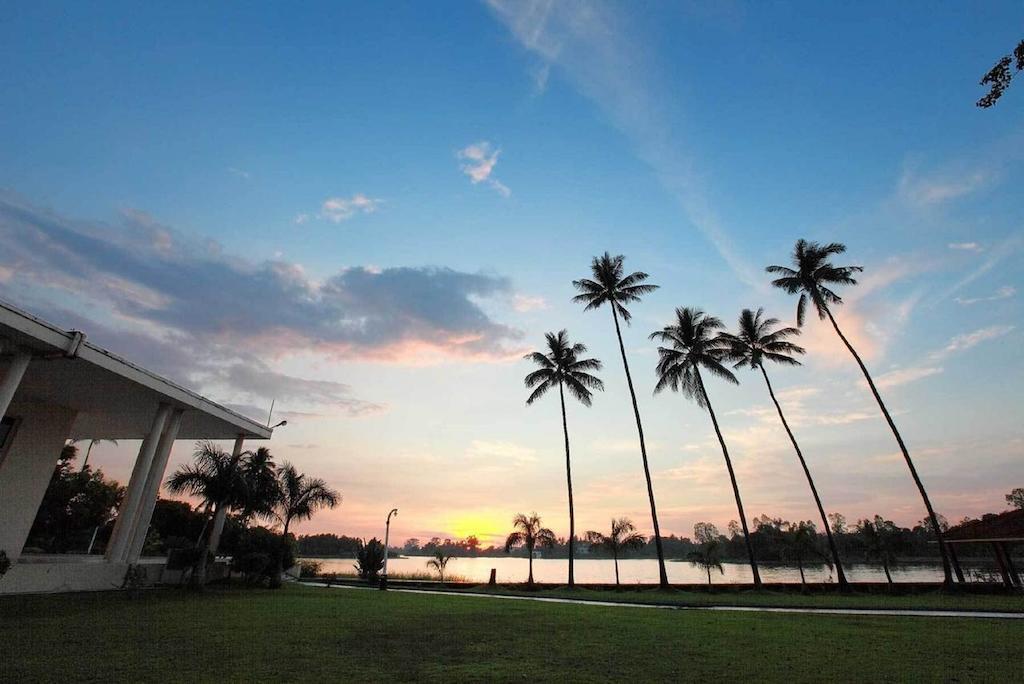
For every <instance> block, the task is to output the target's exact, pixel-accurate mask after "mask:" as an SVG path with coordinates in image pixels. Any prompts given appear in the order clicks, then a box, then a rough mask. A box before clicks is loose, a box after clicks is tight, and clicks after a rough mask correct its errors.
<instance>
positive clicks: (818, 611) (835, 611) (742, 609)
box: [302, 582, 1024, 620]
mask: <svg viewBox="0 0 1024 684" xmlns="http://www.w3.org/2000/svg"><path fill="white" fill-rule="evenodd" d="M302 584H305V585H307V586H310V587H325V588H330V589H356V590H360V589H361V590H366V591H379V590H378V589H374V588H372V587H359V586H355V585H351V584H331V585H326V584H320V583H314V582H302ZM388 591H392V592H396V593H402V594H441V595H442V596H460V597H469V598H485V599H504V600H507V601H537V602H539V603H572V604H576V605H583V606H605V607H613V608H650V609H657V610H708V611H722V612H734V613H807V614H812V615H867V616H872V617H873V616H876V615H883V616H890V617H933V618H936V617H939V618H979V619H989V620H992V619H996V620H1024V613H1003V612H992V611H974V610H901V609H889V608H795V607H794V608H782V607H771V606H678V605H667V604H654V603H625V602H618V601H592V600H587V599H567V598H554V597H550V596H512V595H509V594H478V593H472V592H468V591H442V590H433V589H397V588H393V587H389V588H388Z"/></svg>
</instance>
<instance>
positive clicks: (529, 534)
mask: <svg viewBox="0 0 1024 684" xmlns="http://www.w3.org/2000/svg"><path fill="white" fill-rule="evenodd" d="M512 527H513V528H514V530H513V532H512V533H511V534H509V535H508V537H506V538H505V553H508V552H509V551H511V550H512V549H514V548H516V547H517V546H525V547H526V557H527V558H529V559H530V576H529V578H528V579H527V580H526V583H527V584H529V585H530V586H531V587H532V586H533V550H534V549H536V548H537V547H538V546H546V547H552V546H554V545H555V533H554V532H552V531H551V530H549V529H548V528H546V527H541V526H540V516H539V515H537V514H536V513H531V514H530V515H523V514H522V513H518V514H516V517H514V518H512Z"/></svg>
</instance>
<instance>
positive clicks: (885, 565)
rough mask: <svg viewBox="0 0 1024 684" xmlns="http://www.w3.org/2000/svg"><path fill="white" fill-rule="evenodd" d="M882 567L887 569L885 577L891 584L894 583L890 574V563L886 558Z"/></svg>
mask: <svg viewBox="0 0 1024 684" xmlns="http://www.w3.org/2000/svg"><path fill="white" fill-rule="evenodd" d="M882 569H883V570H885V579H886V580H887V581H888V582H889V584H892V575H890V574H889V564H888V563H887V562H885V561H884V560H883V561H882Z"/></svg>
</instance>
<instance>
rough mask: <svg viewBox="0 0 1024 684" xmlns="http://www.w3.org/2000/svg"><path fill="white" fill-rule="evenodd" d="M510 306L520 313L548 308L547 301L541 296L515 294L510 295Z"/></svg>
mask: <svg viewBox="0 0 1024 684" xmlns="http://www.w3.org/2000/svg"><path fill="white" fill-rule="evenodd" d="M512 308H513V309H515V310H516V311H518V312H520V313H526V312H527V311H542V310H544V309H547V308H548V302H547V300H546V299H544V298H543V297H535V296H531V295H525V294H515V295H513V296H512Z"/></svg>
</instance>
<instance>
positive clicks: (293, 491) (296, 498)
mask: <svg viewBox="0 0 1024 684" xmlns="http://www.w3.org/2000/svg"><path fill="white" fill-rule="evenodd" d="M278 481H279V482H280V488H281V490H280V491H281V494H280V497H279V498H278V500H277V504H276V506H275V507H274V514H275V515H276V516H277V519H278V520H279V521H280V522H281V525H282V530H281V544H282V548H281V549H280V550H279V551H278V553H277V555H276V558H275V559H274V560H275V563H276V564H277V567H276V570H275V572H274V576H273V578H272V579H271V583H270V584H271V586H272V587H279V586H281V575H282V574H284V567H283V563H284V545H285V544H287V543H288V528H289V527H290V526H291V524H292V521H293V520H309V519H310V518H312V517H313V514H314V513H316V512H317V511H319V510H321V509H323V508H334V507H335V506H337V505H338V504H339V503H340V502H341V494H339V493H338V492H337V491H335V490H334V489H331V488H330V487H328V486H327V483H326V482H324V481H323V480H321V479H320V478H316V477H309V476H307V475H305V474H304V473H300V472H299V471H298V470H296V469H295V466H293V465H292V464H290V463H285V464H284V465H283V466H281V467H280V468H279V469H278Z"/></svg>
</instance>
